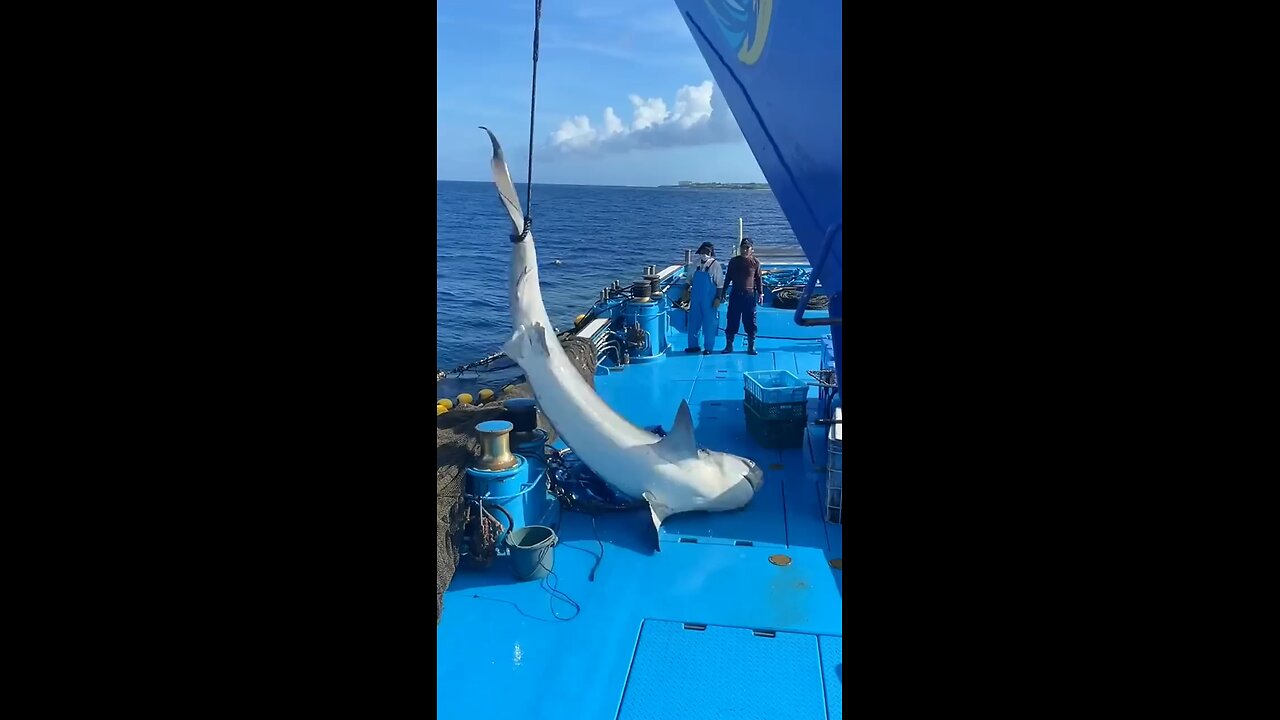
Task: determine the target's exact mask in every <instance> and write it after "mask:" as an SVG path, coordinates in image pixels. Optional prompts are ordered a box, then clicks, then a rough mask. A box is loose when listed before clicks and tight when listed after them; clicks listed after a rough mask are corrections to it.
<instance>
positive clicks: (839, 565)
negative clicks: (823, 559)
mask: <svg viewBox="0 0 1280 720" xmlns="http://www.w3.org/2000/svg"><path fill="white" fill-rule="evenodd" d="M831 567H833V568H835V569H836V570H844V558H836V559H835V560H832V561H831Z"/></svg>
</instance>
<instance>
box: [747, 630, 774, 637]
mask: <svg viewBox="0 0 1280 720" xmlns="http://www.w3.org/2000/svg"><path fill="white" fill-rule="evenodd" d="M751 634H752V635H755V636H756V637H763V638H771V637H778V633H777V631H775V630H752V631H751Z"/></svg>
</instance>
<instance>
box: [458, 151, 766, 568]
mask: <svg viewBox="0 0 1280 720" xmlns="http://www.w3.org/2000/svg"><path fill="white" fill-rule="evenodd" d="M481 129H482V130H484V131H485V132H486V133H489V141H490V142H491V143H493V160H492V169H493V182H494V184H495V185H497V187H498V197H499V198H501V200H502V204H503V206H504V207H505V208H506V209H507V214H508V215H509V216H510V218H511V231H512V232H511V243H512V245H511V278H510V280H511V284H510V289H509V292H508V299H509V300H510V304H511V328H512V334H511V339H510V340H508V341H507V343H506V344H505V345H504V346H503V348H502V350H503V352H505V353H506V354H507V357H510V358H511V359H512V360H514V361H516V362H517V363H519V365H520V368H521V369H522V370H524V372H525V374H526V376H527V377H528V380H529V384H530V385H531V386H532V388H533V394H534V397H535V398H536V399H537V401H538V407H539V408H541V410H542V414H543V415H544V416H546V418H547V421H548V422H549V423H551V426H552V427H554V428H555V430H556V433H558V434H559V435H560V437H561V438H563V439H564V441H565V443H566V444H567V445H568V446H569V447H570V448H571V449H572V450H573V452H574V453H575V454H576V455H577V456H578V457H579V458H580V459H581V460H582V462H584V463H585V464H586V466H587V467H589V468H591V471H592V472H594V473H595V474H596V475H598V476H599V477H600V478H601V479H602V480H604V481H605V482H606V483H608V484H609V485H611V486H612V487H613V488H615V489H617V490H619V491H621V492H622V493H624V494H626V495H629V496H631V497H634V498H640V497H643V498H644V499H645V500H646V501H648V503H649V514H650V515H651V516H652V518H653V526H654V529H656V530H658V531H661V529H662V523H663V521H665V520H666V519H667V518H668V517H670V516H672V515H675V514H676V513H682V512H689V511H691V510H704V511H710V512H718V511H723V510H736V509H738V508H741V507H744V506H745V505H746V504H747V503H749V502H751V498H752V497H754V496H755V494H756V492H757V491H759V490H760V487H761V485H763V484H764V471H763V470H761V469H760V466H759V465H757V464H756V463H755V462H753V461H751V460H748V459H746V458H743V457H738V456H737V455H730V454H729V453H722V452H716V451H714V450H706V449H703V448H700V447H698V443H697V441H696V440H695V439H694V436H693V415H692V414H691V413H690V412H689V403H688V402H686V401H684V400H681V401H680V408H679V410H677V411H676V417H675V422H674V424H673V425H672V427H671V432H670V433H668V434H667V435H666V437H661V438H660V437H658V436H657V435H654V434H653V433H651V432H649V431H647V430H643V429H641V428H638V427H636V426H635V425H632V424H631V423H630V422H628V421H627V420H626V419H625V418H623V417H622V416H621V415H619V414H618V413H617V412H615V411H614V410H613V408H611V407H609V405H608V404H606V403H605V401H604V400H603V399H601V398H600V396H599V395H598V394H596V391H595V390H594V389H593V388H592V387H591V386H590V385H588V384H587V381H586V380H584V379H583V378H582V375H581V374H580V373H579V372H578V369H577V368H576V367H574V365H573V363H572V362H571V361H570V360H569V357H568V355H566V354H565V352H564V350H563V349H562V348H561V347H560V342H559V340H558V339H557V338H556V336H555V332H554V330H553V329H552V325H551V321H550V320H549V319H548V318H547V308H546V306H545V305H543V303H542V288H541V287H540V286H539V284H538V255H537V252H536V251H535V250H534V246H533V233H532V232H529V233H523V230H524V213H523V211H522V210H521V209H520V200H519V198H518V197H517V195H516V189H515V186H514V185H513V184H512V182H511V173H510V172H509V171H508V170H507V162H506V160H505V158H504V157H503V154H502V146H501V145H499V144H498V138H496V137H494V134H493V133H492V132H490V131H489V129H488V128H485V127H482V128H481ZM522 234H523V237H521V236H522ZM659 549H661V543H659Z"/></svg>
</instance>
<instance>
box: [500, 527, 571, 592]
mask: <svg viewBox="0 0 1280 720" xmlns="http://www.w3.org/2000/svg"><path fill="white" fill-rule="evenodd" d="M559 541H560V538H558V537H556V531H555V530H552V529H551V528H549V527H546V526H545V525H530V526H528V527H522V528H519V529H518V530H513V531H511V532H509V533H507V537H506V543H507V547H508V548H510V549H511V570H512V572H514V573H515V575H516V579H517V580H521V581H523V580H540V579H542V578H544V577H546V576H547V574H548V573H550V572H551V569H552V568H553V567H555V564H556V556H555V550H556V543H558V542H559Z"/></svg>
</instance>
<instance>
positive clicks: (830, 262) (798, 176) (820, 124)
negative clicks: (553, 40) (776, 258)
mask: <svg viewBox="0 0 1280 720" xmlns="http://www.w3.org/2000/svg"><path fill="white" fill-rule="evenodd" d="M675 2H676V6H677V7H679V8H680V12H681V14H682V15H683V16H684V20H685V22H686V23H687V24H688V25H689V30H690V31H691V32H692V34H693V38H694V40H695V41H696V42H697V43H698V49H699V50H701V51H702V55H703V57H704V58H705V59H706V61H707V65H708V67H709V68H710V69H711V74H712V76H713V77H714V78H715V81H716V85H717V86H718V87H719V88H720V91H721V92H722V93H724V98H725V100H726V101H727V102H728V104H729V108H730V109H731V110H732V111H733V116H734V118H735V119H736V120H737V122H738V127H739V128H741V130H742V134H743V135H744V136H745V137H746V139H747V142H748V143H749V144H750V146H751V151H752V152H753V153H754V154H755V157H756V162H758V163H759V164H760V169H761V170H762V171H764V175H765V178H766V179H768V181H769V186H770V188H771V189H772V190H773V194H774V195H775V196H776V197H777V199H778V204H779V205H780V206H781V207H782V211H783V212H784V213H786V216H787V220H788V221H789V222H790V223H791V229H792V230H793V231H794V232H795V234H796V238H797V239H798V240H799V241H800V246H801V247H803V248H804V251H805V254H806V255H807V256H808V257H809V261H810V263H812V264H813V266H814V268H815V269H819V268H820V272H819V273H818V275H819V278H818V279H819V280H820V281H821V282H822V285H823V288H824V289H825V290H826V292H827V293H828V294H830V295H831V296H832V299H831V304H830V306H829V312H830V316H831V318H832V319H836V318H840V317H841V316H842V298H843V295H844V293H843V283H842V273H841V267H840V266H841V263H842V259H841V256H842V239H843V238H842V235H843V233H842V229H841V228H842V218H843V214H842V209H841V195H842V192H843V189H844V186H843V167H842V157H843V140H842V127H843V126H842V123H843V117H842V109H841V108H842V105H843V100H844V99H843V92H842V83H843V72H842V70H841V65H842V62H843V61H842V57H841V56H842V50H843V37H842V12H841V3H840V2H839V1H838V0H791V1H790V2H782V1H778V0H675ZM839 328H840V326H836V328H835V331H834V332H833V333H832V335H833V339H834V344H835V358H836V371H837V376H838V377H837V380H838V381H839V382H840V384H841V396H842V397H843V383H844V343H843V342H842V337H841V335H842V333H841V332H840V330H839Z"/></svg>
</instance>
